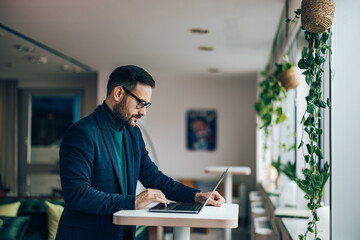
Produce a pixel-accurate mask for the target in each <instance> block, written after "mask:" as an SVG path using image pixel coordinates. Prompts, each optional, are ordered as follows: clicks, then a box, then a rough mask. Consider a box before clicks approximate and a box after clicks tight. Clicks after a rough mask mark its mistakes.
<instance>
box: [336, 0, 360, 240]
mask: <svg viewBox="0 0 360 240" xmlns="http://www.w3.org/2000/svg"><path fill="white" fill-rule="evenodd" d="M359 9H360V1H358V0H348V1H336V12H335V22H334V44H335V46H334V52H333V53H334V54H333V59H334V79H333V82H332V164H331V178H330V181H331V221H332V223H331V232H332V239H359V236H360V228H359V216H360V208H359V199H360V190H359V187H358V186H359V183H360V174H359V169H360V157H359V143H360V140H359V136H360V125H359V118H360V107H359V106H358V102H359V90H360V79H359V73H358V72H357V70H358V69H359V66H360V58H359V54H360V45H359V42H360V32H359V31H357V30H356V29H357V26H358V25H357V23H359V24H360V19H359V17H358V15H359Z"/></svg>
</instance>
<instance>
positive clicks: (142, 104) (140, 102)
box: [114, 85, 151, 109]
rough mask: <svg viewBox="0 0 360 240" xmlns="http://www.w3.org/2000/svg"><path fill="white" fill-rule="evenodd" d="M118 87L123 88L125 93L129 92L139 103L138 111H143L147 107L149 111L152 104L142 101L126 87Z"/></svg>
mask: <svg viewBox="0 0 360 240" xmlns="http://www.w3.org/2000/svg"><path fill="white" fill-rule="evenodd" d="M118 86H120V87H122V88H123V89H124V90H125V92H127V93H128V94H129V95H130V96H132V97H133V98H135V99H136V100H137V101H138V102H139V103H138V104H137V105H136V108H137V109H142V108H144V107H146V109H148V108H149V107H150V106H151V102H146V101H145V100H141V99H140V98H138V97H137V96H136V95H135V94H133V93H132V92H131V91H130V90H128V89H127V88H126V87H123V86H121V85H118ZM118 86H115V87H118ZM115 87H114V88H115Z"/></svg>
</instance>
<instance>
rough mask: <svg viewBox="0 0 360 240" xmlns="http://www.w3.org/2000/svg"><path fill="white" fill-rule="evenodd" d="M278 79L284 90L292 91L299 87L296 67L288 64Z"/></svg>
mask: <svg viewBox="0 0 360 240" xmlns="http://www.w3.org/2000/svg"><path fill="white" fill-rule="evenodd" d="M278 78H279V81H280V82H281V85H282V86H283V87H284V88H285V89H286V90H291V89H294V88H296V87H297V86H299V83H300V78H299V75H298V71H297V67H296V66H295V65H294V64H291V63H288V65H287V69H286V70H284V71H282V73H280V74H279V77H278Z"/></svg>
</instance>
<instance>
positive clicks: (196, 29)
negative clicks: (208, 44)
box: [190, 28, 210, 34]
mask: <svg viewBox="0 0 360 240" xmlns="http://www.w3.org/2000/svg"><path fill="white" fill-rule="evenodd" d="M190 32H191V33H198V34H207V33H209V32H210V31H209V30H208V29H205V28H192V29H190Z"/></svg>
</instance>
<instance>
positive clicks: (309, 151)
mask: <svg viewBox="0 0 360 240" xmlns="http://www.w3.org/2000/svg"><path fill="white" fill-rule="evenodd" d="M306 148H307V150H308V153H309V154H312V149H311V145H310V144H306Z"/></svg>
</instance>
